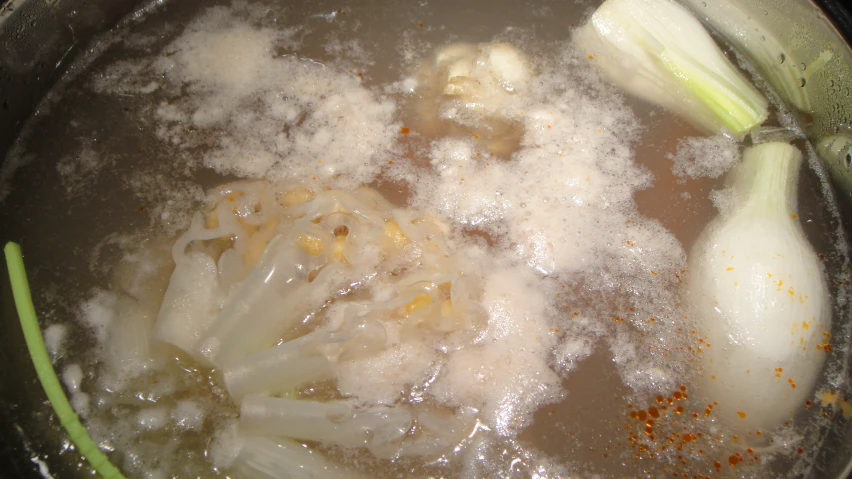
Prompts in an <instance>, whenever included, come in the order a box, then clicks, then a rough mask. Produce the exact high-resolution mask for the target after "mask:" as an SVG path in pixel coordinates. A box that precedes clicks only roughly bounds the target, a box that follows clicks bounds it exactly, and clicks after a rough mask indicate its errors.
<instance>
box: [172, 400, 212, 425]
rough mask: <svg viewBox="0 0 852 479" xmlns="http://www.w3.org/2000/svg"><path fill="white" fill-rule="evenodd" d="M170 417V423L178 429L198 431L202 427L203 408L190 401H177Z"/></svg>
mask: <svg viewBox="0 0 852 479" xmlns="http://www.w3.org/2000/svg"><path fill="white" fill-rule="evenodd" d="M170 415H171V419H172V421H174V423H175V424H176V425H177V427H178V428H180V429H187V430H190V431H200V430H201V427H202V426H203V425H204V417H205V411H204V408H202V406H201V405H200V404H198V403H197V402H195V401H192V400H184V401H178V403H177V405H175V407H174V409H172V411H171V413H170Z"/></svg>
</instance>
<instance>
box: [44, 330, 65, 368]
mask: <svg viewBox="0 0 852 479" xmlns="http://www.w3.org/2000/svg"><path fill="white" fill-rule="evenodd" d="M67 335H68V327H67V326H65V325H64V324H59V323H56V324H51V325H50V326H48V327H46V328H44V345H45V346H46V347H47V353H48V354H50V359H51V360H53V361H56V359H57V358H59V357H60V356H62V355H63V354H65V338H66V337H67Z"/></svg>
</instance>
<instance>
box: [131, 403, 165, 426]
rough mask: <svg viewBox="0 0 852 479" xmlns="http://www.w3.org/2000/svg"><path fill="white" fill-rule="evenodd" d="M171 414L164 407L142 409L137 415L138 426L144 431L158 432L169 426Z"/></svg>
mask: <svg viewBox="0 0 852 479" xmlns="http://www.w3.org/2000/svg"><path fill="white" fill-rule="evenodd" d="M168 421H169V414H168V410H167V409H166V408H164V407H152V408H146V409H141V410H140V411H139V412H138V413H136V424H137V425H138V426H139V427H141V428H142V429H145V430H148V431H156V430H158V429H162V428H163V427H165V426H166V425H167V424H168Z"/></svg>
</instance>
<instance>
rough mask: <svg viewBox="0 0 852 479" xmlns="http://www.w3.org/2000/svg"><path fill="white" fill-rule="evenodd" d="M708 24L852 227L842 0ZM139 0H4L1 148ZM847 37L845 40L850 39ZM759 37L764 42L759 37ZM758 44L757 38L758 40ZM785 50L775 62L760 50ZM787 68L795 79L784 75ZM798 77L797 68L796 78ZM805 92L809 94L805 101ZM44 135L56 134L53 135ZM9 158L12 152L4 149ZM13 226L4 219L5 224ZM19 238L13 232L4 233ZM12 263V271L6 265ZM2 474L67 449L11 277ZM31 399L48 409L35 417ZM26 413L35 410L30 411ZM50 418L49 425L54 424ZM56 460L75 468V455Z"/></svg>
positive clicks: (778, 4) (803, 0) (32, 470)
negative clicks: (828, 186)
mask: <svg viewBox="0 0 852 479" xmlns="http://www.w3.org/2000/svg"><path fill="white" fill-rule="evenodd" d="M681 1H682V2H683V3H684V4H685V5H687V6H688V7H689V8H690V9H692V10H693V12H694V13H695V14H696V15H697V16H698V17H699V18H701V19H702V21H704V22H705V23H706V24H707V25H708V26H710V27H711V28H713V29H714V30H716V31H717V33H719V34H720V35H721V36H723V37H725V38H726V39H727V40H728V41H730V43H732V44H733V45H735V46H736V47H738V49H739V50H740V51H742V52H743V53H744V54H745V55H746V56H747V57H748V58H749V60H751V62H752V63H753V65H754V66H755V67H756V68H757V69H758V71H759V73H760V74H761V75H762V76H763V77H764V78H765V79H766V80H767V81H768V83H770V85H771V86H772V87H773V89H774V90H775V91H777V92H778V93H779V95H780V96H781V99H782V100H783V101H784V102H785V103H787V104H788V105H789V106H790V107H791V109H792V110H793V112H794V113H795V114H796V116H797V117H798V120H799V122H800V124H801V125H802V126H803V128H804V130H805V132H806V134H807V136H808V139H809V140H810V141H811V143H812V144H813V145H814V147H815V148H816V150H817V152H818V154H819V156H820V158H821V160H822V161H823V163H824V164H825V166H826V167H827V169H828V171H829V172H830V173H831V177H832V180H833V183H834V186H835V188H836V191H837V193H838V194H837V197H838V202H839V204H840V207H841V211H842V219H843V221H844V227H845V230H846V231H847V232H848V233H850V234H852V50H850V48H849V44H848V43H847V42H848V41H849V39H850V38H852V20H850V16H849V14H848V13H847V12H846V11H845V10H844V8H843V7H842V5H841V4H840V2H835V1H829V0H820V1H819V2H818V3H819V6H817V5H814V4H812V3H810V2H809V1H808V0H797V1H794V0H743V1H741V2H739V5H738V9H737V10H736V11H731V10H730V9H725V8H723V7H721V6H719V5H716V4H714V2H712V1H711V0H707V1H702V0H681ZM137 3H138V2H136V1H134V0H86V1H83V0H79V1H78V0H29V1H24V0H19V1H16V0H6V2H5V3H3V4H2V6H0V151H2V152H6V151H7V150H9V148H10V147H11V145H12V143H13V141H14V139H15V137H16V136H17V134H18V133H19V132H20V130H21V128H22V126H23V124H24V122H25V121H26V120H27V118H29V117H30V115H31V114H32V113H33V111H34V109H35V108H36V107H37V105H38V102H39V101H40V100H41V98H42V97H43V96H44V94H45V93H46V92H47V90H48V89H49V88H50V87H51V86H52V85H53V84H54V83H55V82H56V80H57V79H58V78H59V77H60V76H61V75H63V74H64V73H65V72H66V70H67V68H68V66H69V65H70V64H71V61H72V60H73V59H74V58H75V57H77V56H78V55H79V54H80V53H82V52H84V51H85V49H86V48H88V47H89V46H88V44H89V41H90V40H91V38H92V36H93V35H94V34H95V33H97V32H99V31H102V30H104V29H108V28H110V27H111V26H114V25H115V24H116V22H118V21H119V19H121V18H122V17H124V16H125V15H127V14H128V13H129V12H131V11H132V9H133V8H134V6H135V4H137ZM730 15H740V16H746V17H750V18H751V19H752V20H753V21H754V22H755V23H754V24H753V25H758V27H757V28H758V29H760V30H761V35H757V36H755V35H744V34H743V33H744V32H742V31H740V30H737V28H736V27H732V26H731V23H730V22H727V21H726V19H727V18H728V17H729V16H730ZM844 35H845V37H846V39H844ZM755 38H763V40H758V41H755V40H754V39H755ZM750 42H751V43H750ZM766 48H774V49H776V51H775V54H774V55H773V56H772V58H775V59H776V61H775V62H774V63H767V62H761V61H760V58H761V57H760V56H758V55H756V54H753V53H754V52H756V51H758V50H761V49H766ZM776 70H787V72H788V73H789V74H791V75H794V77H795V78H796V82H795V83H794V84H790V83H789V82H785V81H783V80H781V78H782V77H783V76H782V75H777V74H773V71H776ZM787 77H788V78H789V75H788V76H787ZM802 98H805V100H804V101H803V100H801V99H802ZM43 141H50V139H49V138H44V139H43ZM4 156H5V155H4ZM4 227H5V225H0V228H4ZM7 237H8V238H12V239H14V238H15V235H14V232H9V231H7V232H6V234H4V235H3V239H4V240H5V239H6V238H7ZM4 269H5V268H4ZM0 293H1V294H2V296H0V306H2V316H0V359H2V363H1V364H0V396H2V397H3V402H4V404H5V405H6V406H7V407H4V408H0V476H3V477H16V478H28V477H42V476H41V474H40V473H39V463H38V461H37V460H36V461H34V460H33V459H32V458H33V457H34V456H38V455H40V454H44V453H45V452H46V451H56V450H59V449H60V448H62V447H67V443H66V442H65V440H64V438H63V435H62V433H61V432H60V431H59V429H58V425H56V424H53V423H52V422H51V421H53V418H52V416H51V415H50V414H49V413H48V412H47V411H48V407H47V406H46V399H45V397H44V395H43V393H42V391H41V389H40V386H39V384H38V383H37V381H36V380H35V375H34V371H33V370H32V367H31V365H30V364H29V357H28V355H27V353H26V350H25V347H24V343H23V338H22V335H21V332H20V328H19V327H18V325H17V321H15V318H16V315H15V313H14V309H13V304H12V299H11V293H10V291H9V286H8V283H7V282H6V279H5V274H4V275H3V282H2V290H0ZM844 320H845V321H850V320H852V318H844ZM850 380H852V379H850ZM32 404H44V405H45V407H42V408H35V409H40V410H41V411H42V412H40V413H36V414H33V415H30V414H29V411H30V410H31V409H34V408H32V407H31V405H32ZM22 411H26V412H27V413H26V414H23V415H22V414H21V412H22ZM46 424H49V426H45V425H46ZM50 462H51V465H52V466H59V467H60V468H62V469H67V470H76V471H78V472H80V474H81V477H82V476H84V475H88V473H87V472H86V471H85V469H86V468H85V467H82V468H81V467H80V465H79V463H80V458H79V457H77V456H76V454H65V455H64V456H63V459H62V461H61V462H60V463H56V461H55V460H51V461H50ZM850 469H852V422H848V421H847V422H846V423H845V424H844V426H843V427H842V428H835V429H834V430H832V431H831V432H830V434H829V435H828V436H827V437H826V438H825V442H824V447H823V448H822V450H821V452H820V457H819V460H818V464H817V467H816V469H815V470H814V471H813V473H812V476H813V477H846V476H848V475H849V473H850Z"/></svg>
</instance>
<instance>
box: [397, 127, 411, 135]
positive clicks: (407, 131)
mask: <svg viewBox="0 0 852 479" xmlns="http://www.w3.org/2000/svg"><path fill="white" fill-rule="evenodd" d="M399 132H400V133H401V134H403V135H407V134H409V133H411V129H409V128H404V127H403V128H400V129H399Z"/></svg>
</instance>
